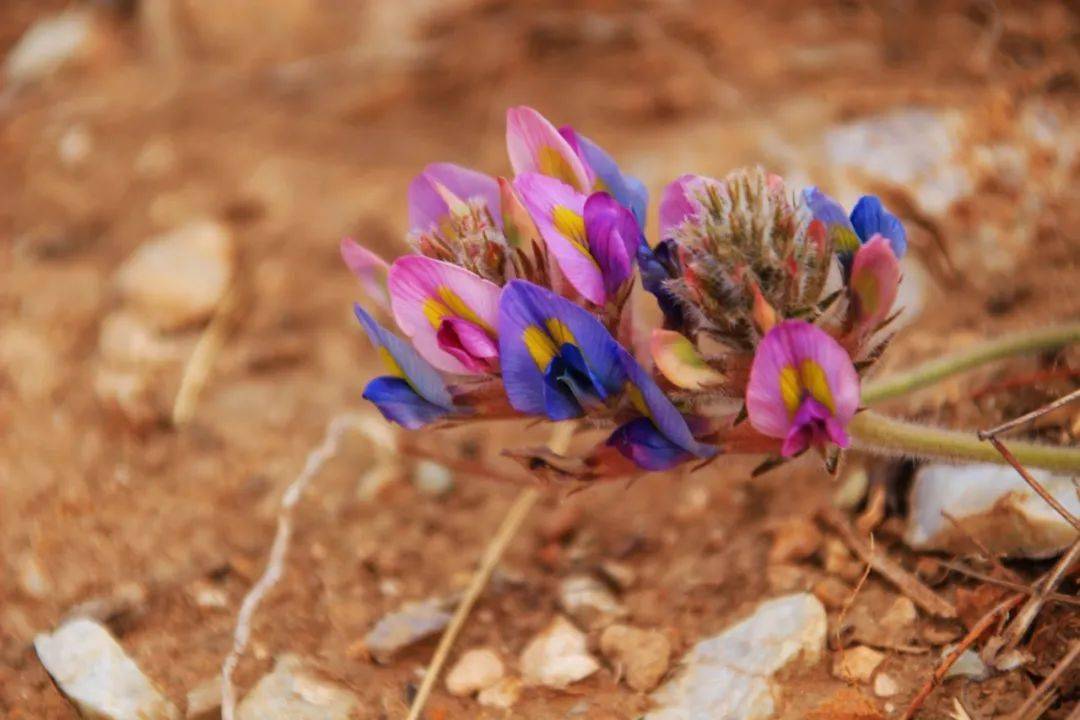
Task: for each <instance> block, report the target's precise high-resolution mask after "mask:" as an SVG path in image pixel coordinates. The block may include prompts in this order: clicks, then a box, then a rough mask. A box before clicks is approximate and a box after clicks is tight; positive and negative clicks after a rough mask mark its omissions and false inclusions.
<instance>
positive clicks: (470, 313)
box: [423, 285, 495, 336]
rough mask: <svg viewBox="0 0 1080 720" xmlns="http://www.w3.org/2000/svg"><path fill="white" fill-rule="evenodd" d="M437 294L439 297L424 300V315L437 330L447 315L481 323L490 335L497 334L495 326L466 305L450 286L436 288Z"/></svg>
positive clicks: (477, 323)
mask: <svg viewBox="0 0 1080 720" xmlns="http://www.w3.org/2000/svg"><path fill="white" fill-rule="evenodd" d="M435 294H436V295H438V297H437V298H435V297H429V298H427V299H426V300H424V304H423V312H424V317H425V318H427V321H428V322H429V323H431V327H433V328H435V329H436V330H437V329H438V328H439V325H441V324H442V321H443V320H444V319H446V318H447V317H459V318H461V319H463V320H468V321H469V322H471V323H474V324H476V325H479V326H480V327H482V328H483V329H484V330H485V332H487V333H488V334H489V335H492V336H494V335H495V328H493V327H491V325H489V324H488V323H486V322H484V319H483V318H481V317H480V316H479V315H477V314H476V311H475V310H473V309H472V308H471V307H469V306H468V305H466V304H465V301H464V300H462V299H461V296H460V295H458V294H457V293H456V292H454V291H453V290H451V289H450V288H449V287H447V286H446V285H440V286H439V287H438V288H436V290H435Z"/></svg>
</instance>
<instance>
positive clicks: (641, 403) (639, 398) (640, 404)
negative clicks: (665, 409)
mask: <svg viewBox="0 0 1080 720" xmlns="http://www.w3.org/2000/svg"><path fill="white" fill-rule="evenodd" d="M623 390H624V391H625V392H626V396H627V397H628V398H630V404H631V405H633V406H634V409H635V410H637V411H638V412H639V413H641V414H642V415H644V416H645V417H647V418H649V419H650V420H652V413H651V412H649V406H648V405H646V404H645V396H644V395H642V394H641V388H639V387H638V386H637V385H635V384H634V383H632V382H630V381H629V380H627V381H626V384H625V385H623Z"/></svg>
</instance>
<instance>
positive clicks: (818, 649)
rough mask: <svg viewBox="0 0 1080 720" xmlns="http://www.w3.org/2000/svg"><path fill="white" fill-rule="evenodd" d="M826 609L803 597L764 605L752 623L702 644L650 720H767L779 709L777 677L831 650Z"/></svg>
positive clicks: (660, 695)
mask: <svg viewBox="0 0 1080 720" xmlns="http://www.w3.org/2000/svg"><path fill="white" fill-rule="evenodd" d="M826 627H827V620H826V615H825V608H824V607H823V606H822V605H821V602H820V601H818V599H817V598H815V597H814V596H813V595H810V594H807V593H798V594H795V595H787V596H785V597H780V598H776V599H774V600H769V601H767V602H764V603H762V604H760V605H759V606H758V607H757V609H756V610H755V611H754V613H753V614H752V615H751V616H750V617H748V618H747V619H746V620H743V621H742V622H740V623H738V624H736V625H734V626H732V627H730V628H728V629H727V630H726V631H724V632H723V633H721V634H720V635H717V636H715V637H711V638H708V639H706V640H702V641H701V642H699V643H698V644H697V645H695V646H694V647H693V648H691V650H690V651H689V652H688V653H687V654H686V656H685V657H684V658H683V669H682V670H681V671H680V672H679V674H678V675H677V676H676V677H675V678H674V679H673V680H671V681H670V682H668V683H666V684H665V685H663V686H662V687H661V688H660V689H659V690H657V691H656V692H655V693H653V694H652V699H653V701H654V702H655V703H656V704H657V706H658V707H657V709H656V710H653V711H652V712H650V713H649V714H648V715H646V718H647V720H699V719H701V718H710V719H711V718H723V719H724V720H765V718H770V717H772V716H773V713H774V712H775V709H776V704H775V699H774V690H773V687H772V682H771V676H772V675H773V674H774V673H776V672H777V671H778V670H780V669H781V668H783V667H785V666H787V665H789V664H790V663H792V662H793V661H796V660H801V662H803V663H806V664H813V663H816V662H817V661H818V660H819V659H820V658H821V654H822V652H823V650H824V647H825V632H826Z"/></svg>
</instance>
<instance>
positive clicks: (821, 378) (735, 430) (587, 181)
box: [342, 107, 906, 479]
mask: <svg viewBox="0 0 1080 720" xmlns="http://www.w3.org/2000/svg"><path fill="white" fill-rule="evenodd" d="M507 150H508V153H509V158H510V166H511V168H512V169H513V178H512V179H508V178H504V177H492V176H489V175H486V174H483V173H480V172H476V171H474V170H469V169H466V168H462V167H459V166H456V165H452V164H448V163H439V164H433V165H429V166H428V167H426V168H425V169H424V171H423V172H422V173H421V174H420V175H419V176H418V177H417V178H416V179H414V180H413V182H412V183H411V184H410V186H409V192H408V199H409V225H410V231H409V241H410V244H411V246H412V248H413V251H414V252H413V253H412V254H409V255H406V256H403V257H401V258H398V259H397V260H395V261H394V262H393V263H392V264H387V263H386V262H385V261H383V260H382V259H381V258H379V257H378V256H377V255H375V254H374V253H372V252H370V251H369V250H367V249H365V248H363V247H361V246H360V245H358V244H356V243H355V242H353V241H351V240H345V241H343V242H342V256H343V258H344V260H345V262H346V264H347V265H348V266H349V268H350V269H351V270H352V271H353V272H354V273H355V274H356V276H357V277H358V278H359V279H360V281H361V283H362V287H363V289H364V291H365V294H366V295H367V297H368V298H369V300H370V301H371V302H372V303H373V304H374V305H375V306H376V307H375V308H373V312H376V313H379V312H382V313H384V314H388V315H392V316H393V319H394V321H395V322H396V324H397V327H398V329H399V330H400V331H401V333H402V334H404V335H405V336H406V337H407V341H406V340H405V339H402V338H401V337H399V336H398V335H395V334H394V333H392V332H390V331H388V330H387V329H385V328H384V327H383V326H382V325H380V324H379V323H378V322H377V321H376V319H375V317H373V315H372V313H371V312H369V311H368V310H365V309H364V308H363V307H361V306H360V305H357V306H356V314H357V317H358V318H359V319H360V322H361V324H362V325H363V327H364V329H365V331H366V332H367V335H368V337H369V339H370V340H371V342H372V343H373V344H374V345H375V347H376V348H377V349H378V354H379V356H380V358H381V360H382V363H383V366H384V368H385V372H386V374H385V375H383V376H381V377H377V378H376V379H374V380H372V381H371V382H370V383H369V384H368V385H367V387H366V388H365V389H364V397H365V398H366V399H367V400H369V401H371V402H373V403H374V404H375V405H376V406H377V407H378V408H379V410H380V411H381V412H382V414H383V415H384V416H385V417H386V418H387V419H388V420H391V421H393V422H396V423H398V424H400V425H402V426H404V427H406V428H409V429H415V428H419V427H423V426H426V425H430V424H432V423H441V424H446V423H451V422H459V421H466V420H470V419H481V418H485V419H486V418H498V417H518V416H535V417H546V418H548V419H550V420H568V419H573V418H585V419H587V420H588V421H590V422H591V423H592V424H594V425H595V426H597V427H603V426H607V427H609V428H613V430H612V431H611V432H610V434H609V435H608V437H607V439H606V441H604V442H603V443H601V444H600V445H598V446H597V447H596V448H594V449H593V450H592V451H591V452H589V453H588V454H587V455H586V456H585V457H582V458H561V457H557V456H552V455H550V454H546V453H544V452H543V451H526V452H524V453H518V454H517V455H516V456H517V457H520V458H522V459H524V460H527V461H528V463H529V465H530V467H531V468H533V469H534V470H540V471H542V472H547V473H548V474H549V475H551V476H557V477H570V478H574V479H594V478H600V477H609V476H615V475H621V474H626V473H628V472H633V471H637V470H639V469H644V470H663V469H667V468H671V467H674V466H676V465H678V464H681V463H685V462H688V461H691V460H695V459H699V460H706V459H708V458H711V457H713V456H715V455H717V454H718V453H722V452H764V453H772V454H775V455H779V456H782V457H790V456H793V455H797V454H799V453H801V452H803V451H805V450H807V449H808V448H811V447H813V448H817V449H820V450H822V451H826V450H828V449H829V448H830V447H832V446H839V447H846V446H847V444H848V437H847V434H846V432H845V427H846V425H847V423H848V422H849V421H850V420H851V418H852V417H853V415H854V414H855V412H856V410H857V409H858V404H859V372H860V371H861V370H862V369H864V368H865V367H866V366H867V365H868V364H869V363H870V362H872V361H873V359H875V358H876V357H877V355H878V354H879V353H880V350H881V347H882V343H880V342H878V341H877V339H878V338H880V336H881V333H880V332H879V331H880V330H881V329H882V328H883V327H884V326H885V325H887V324H888V321H889V320H890V319H891V317H890V313H891V310H892V305H893V302H894V300H895V298H896V291H897V285H898V283H899V279H900V273H899V266H898V258H899V257H900V256H901V255H902V254H903V252H904V249H905V245H906V239H905V235H904V230H903V227H902V226H901V225H900V223H899V221H898V220H897V219H896V218H895V217H894V216H892V215H890V214H889V213H888V212H886V211H885V210H884V208H883V207H882V206H881V203H880V202H879V201H878V200H877V199H876V198H873V197H864V198H862V199H861V200H860V201H859V203H858V204H857V205H856V206H855V208H854V210H853V211H852V213H851V215H850V217H849V216H848V215H846V214H845V213H844V211H843V209H842V208H841V207H840V205H838V204H837V203H836V202H835V201H833V200H831V199H830V198H828V197H827V196H826V195H824V194H823V193H821V192H820V191H819V190H817V189H816V188H811V189H809V190H807V191H805V192H804V193H802V195H800V196H795V195H793V194H792V193H791V192H790V191H789V190H788V189H787V188H786V187H785V185H784V182H783V180H782V179H781V178H779V177H777V176H775V175H769V174H766V173H764V172H763V171H761V170H758V169H751V170H740V171H737V172H734V173H732V174H731V175H729V176H728V177H726V178H724V179H722V180H718V179H713V178H707V177H700V176H689V175H688V176H683V177H681V178H679V179H677V180H676V181H675V182H673V183H672V184H671V185H669V186H668V187H667V188H666V189H665V191H664V194H663V197H662V199H661V202H660V208H659V212H660V239H659V242H657V243H655V244H654V245H651V244H650V243H649V242H648V241H647V240H646V239H645V236H644V233H643V227H644V224H645V218H646V208H647V204H648V196H647V193H646V191H645V188H644V186H643V185H642V183H641V182H640V181H639V180H637V179H636V178H633V177H630V176H629V175H626V174H624V173H623V172H622V171H621V170H620V169H619V166H618V165H617V164H616V162H615V161H614V160H613V159H612V158H611V156H610V155H608V154H607V153H606V152H605V151H604V150H603V149H601V148H600V147H599V146H598V145H596V144H595V143H594V142H592V141H591V140H589V139H588V138H587V137H585V136H583V135H581V134H579V133H577V132H576V131H575V130H574V129H572V128H570V127H564V128H560V129H556V128H555V127H554V126H553V125H552V124H551V123H550V122H548V121H547V120H546V119H545V118H544V117H543V116H541V115H540V114H539V113H537V112H536V111H535V110H532V109H531V108H527V107H519V108H512V109H511V110H510V111H509V112H508V113H507ZM638 276H640V278H641V285H642V286H643V287H644V288H645V289H646V290H647V291H649V292H650V293H652V294H653V295H654V296H655V297H656V299H657V303H658V305H659V307H660V309H661V311H662V313H663V317H664V321H663V327H662V328H656V329H654V330H653V331H652V336H651V344H650V347H651V353H650V354H651V357H650V358H646V359H644V360H642V359H639V358H635V357H634V355H633V354H632V353H631V352H630V350H628V349H627V348H629V347H634V346H635V344H634V342H633V340H634V337H633V335H634V332H635V322H634V319H633V318H632V317H631V315H632V309H631V304H630V303H628V302H627V301H628V299H629V297H630V295H631V291H632V289H633V287H634V280H635V278H636V277H638ZM830 283H832V284H835V285H837V286H839V287H838V289H836V290H834V291H831V292H830V291H829V290H830ZM643 361H644V362H645V363H646V364H645V365H643ZM649 361H651V362H649ZM648 365H652V366H653V368H652V370H650V369H647V366H648ZM747 417H748V419H749V423H748V426H747V423H743V422H742V420H743V419H744V418H747Z"/></svg>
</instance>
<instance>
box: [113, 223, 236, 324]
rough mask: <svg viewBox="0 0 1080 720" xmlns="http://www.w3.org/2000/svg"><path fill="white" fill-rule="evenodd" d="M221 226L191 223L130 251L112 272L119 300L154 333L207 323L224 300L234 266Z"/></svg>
mask: <svg viewBox="0 0 1080 720" xmlns="http://www.w3.org/2000/svg"><path fill="white" fill-rule="evenodd" d="M234 260H235V258H234V248H233V239H232V234H231V233H230V232H229V229H228V228H227V227H225V226H224V225H222V224H220V223H217V222H214V221H210V220H194V221H191V222H188V223H187V224H185V225H182V226H180V227H178V228H176V229H174V230H172V231H170V232H168V233H166V234H164V235H160V236H158V237H156V238H153V239H151V240H148V241H146V242H144V243H143V244H142V245H140V246H139V247H138V248H136V250H135V252H134V253H132V255H131V256H130V257H129V258H128V259H127V260H125V261H124V263H123V265H121V267H120V269H119V270H118V271H117V275H116V284H117V287H118V288H119V291H120V294H121V296H122V297H123V299H124V301H125V302H126V303H127V304H128V305H129V307H131V308H132V309H134V310H135V311H136V312H138V313H139V314H140V315H142V316H143V317H144V318H145V319H146V320H148V321H149V322H150V323H151V324H153V325H154V326H155V327H157V328H158V329H159V330H163V331H172V330H177V329H180V328H183V327H187V326H190V325H195V324H198V323H200V322H203V321H205V320H207V319H208V318H209V317H210V315H211V314H213V312H214V309H215V308H216V307H217V304H218V302H220V301H221V299H222V298H223V297H224V295H225V292H226V291H227V290H228V287H229V283H230V282H231V280H232V275H233V265H234Z"/></svg>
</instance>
